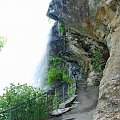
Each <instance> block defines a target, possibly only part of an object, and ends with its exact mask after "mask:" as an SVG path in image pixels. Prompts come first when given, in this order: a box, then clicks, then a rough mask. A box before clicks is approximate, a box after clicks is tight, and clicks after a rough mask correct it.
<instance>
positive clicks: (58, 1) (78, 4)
mask: <svg viewBox="0 0 120 120" xmlns="http://www.w3.org/2000/svg"><path fill="white" fill-rule="evenodd" d="M47 16H48V17H50V18H52V19H54V20H56V21H58V22H59V23H60V24H64V26H65V29H66V30H65V34H64V35H63V38H64V42H63V43H64V44H63V46H64V52H62V58H63V59H64V61H66V62H67V63H69V64H68V66H69V67H68V69H69V70H70V66H71V65H72V69H73V68H74V66H75V68H77V70H78V72H76V73H75V75H73V73H72V76H73V77H74V79H79V80H80V79H85V80H88V81H87V82H88V83H89V84H88V85H90V84H91V79H93V80H94V81H93V84H94V85H96V84H97V85H99V82H100V86H99V100H98V103H97V107H96V112H95V115H94V120H119V119H120V50H119V47H120V0H52V1H51V3H50V5H49V9H48V12H47ZM60 54H61V53H60ZM69 70H68V71H69ZM72 72H73V71H72ZM102 73H103V74H102ZM75 76H77V77H75ZM92 76H93V77H92Z"/></svg>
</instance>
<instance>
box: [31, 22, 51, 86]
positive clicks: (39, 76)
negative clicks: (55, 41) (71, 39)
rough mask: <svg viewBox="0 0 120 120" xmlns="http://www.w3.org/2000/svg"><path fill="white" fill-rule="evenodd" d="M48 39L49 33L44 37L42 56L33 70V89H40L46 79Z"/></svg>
mask: <svg viewBox="0 0 120 120" xmlns="http://www.w3.org/2000/svg"><path fill="white" fill-rule="evenodd" d="M51 25H52V24H51ZM50 28H51V27H50ZM50 31H51V30H50ZM46 36H47V35H46ZM49 38H50V33H49V35H48V36H47V37H46V40H44V41H46V42H45V47H44V51H43V55H42V58H41V59H40V62H39V63H38V65H37V68H36V70H35V75H34V83H33V86H34V87H41V88H42V87H43V86H44V80H45V78H46V77H47V68H48V55H49V40H50V39H49Z"/></svg>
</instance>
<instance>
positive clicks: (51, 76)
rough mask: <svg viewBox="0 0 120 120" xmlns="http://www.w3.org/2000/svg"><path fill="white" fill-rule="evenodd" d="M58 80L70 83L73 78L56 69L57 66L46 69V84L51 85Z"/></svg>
mask: <svg viewBox="0 0 120 120" xmlns="http://www.w3.org/2000/svg"><path fill="white" fill-rule="evenodd" d="M58 82H66V83H68V84H71V83H72V82H73V80H72V79H71V78H70V77H68V76H67V75H66V74H65V72H64V71H62V70H60V69H58V68H54V67H52V68H50V70H49V71H48V79H47V84H48V85H53V84H55V83H58Z"/></svg>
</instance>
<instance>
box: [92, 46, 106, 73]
mask: <svg viewBox="0 0 120 120" xmlns="http://www.w3.org/2000/svg"><path fill="white" fill-rule="evenodd" d="M92 64H93V68H94V69H95V70H96V71H98V72H102V71H103V70H104V68H105V62H104V59H103V55H102V52H101V50H100V49H99V48H97V49H96V50H95V52H94V53H93V55H92Z"/></svg>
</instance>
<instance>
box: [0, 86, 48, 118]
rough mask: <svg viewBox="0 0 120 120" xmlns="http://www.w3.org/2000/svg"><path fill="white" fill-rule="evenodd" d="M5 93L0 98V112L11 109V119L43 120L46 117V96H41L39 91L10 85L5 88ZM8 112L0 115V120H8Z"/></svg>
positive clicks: (28, 87)
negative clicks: (36, 119) (37, 119)
mask: <svg viewBox="0 0 120 120" xmlns="http://www.w3.org/2000/svg"><path fill="white" fill-rule="evenodd" d="M5 90H6V93H5V94H3V96H0V112H2V111H4V110H6V109H8V108H10V107H13V109H12V118H13V119H14V120H20V119H21V120H26V119H29V120H33V119H34V117H37V118H39V119H40V118H41V119H43V120H45V119H46V117H47V112H48V111H47V110H48V108H47V107H48V106H46V103H44V102H45V99H46V96H42V91H41V90H40V89H37V88H34V87H31V86H27V84H24V85H20V84H18V85H14V84H11V85H10V87H7V88H6V89H5ZM8 119H9V111H8V112H5V113H4V114H0V120H8Z"/></svg>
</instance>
